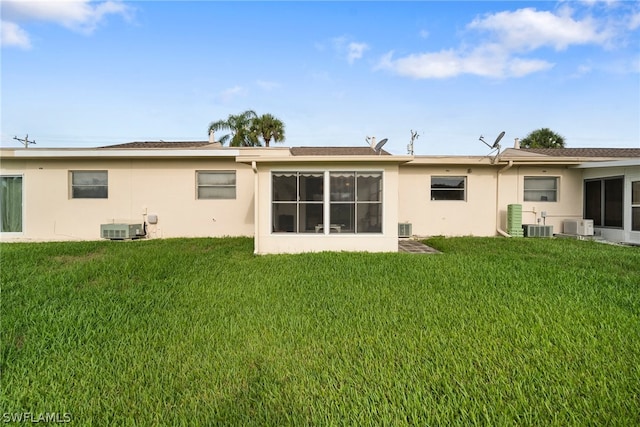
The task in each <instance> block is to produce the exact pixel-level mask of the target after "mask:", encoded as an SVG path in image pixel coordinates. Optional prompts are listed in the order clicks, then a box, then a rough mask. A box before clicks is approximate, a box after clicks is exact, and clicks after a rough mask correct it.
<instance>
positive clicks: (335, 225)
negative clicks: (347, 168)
mask: <svg viewBox="0 0 640 427" xmlns="http://www.w3.org/2000/svg"><path fill="white" fill-rule="evenodd" d="M329 188H330V189H331V192H330V193H331V206H330V207H329V221H330V223H331V224H330V231H329V232H330V233H355V232H356V227H355V212H356V174H355V172H331V173H330V174H329Z"/></svg>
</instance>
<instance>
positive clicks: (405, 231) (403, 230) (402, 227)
mask: <svg viewBox="0 0 640 427" xmlns="http://www.w3.org/2000/svg"><path fill="white" fill-rule="evenodd" d="M412 234H413V233H412V227H411V224H410V223H408V222H404V223H402V222H401V223H398V237H411V235H412Z"/></svg>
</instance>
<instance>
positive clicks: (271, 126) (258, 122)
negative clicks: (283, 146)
mask: <svg viewBox="0 0 640 427" xmlns="http://www.w3.org/2000/svg"><path fill="white" fill-rule="evenodd" d="M251 132H252V134H253V135H255V136H256V138H262V140H263V141H264V146H265V147H268V146H269V142H270V141H271V140H272V139H273V141H274V142H283V141H284V123H282V120H280V119H278V118H276V117H274V116H273V115H271V114H263V115H262V116H260V117H257V118H255V119H253V124H252V126H251Z"/></svg>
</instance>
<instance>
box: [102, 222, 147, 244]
mask: <svg viewBox="0 0 640 427" xmlns="http://www.w3.org/2000/svg"><path fill="white" fill-rule="evenodd" d="M144 235H145V232H144V227H143V226H142V224H100V237H102V238H103V239H110V240H125V239H139V238H141V237H144Z"/></svg>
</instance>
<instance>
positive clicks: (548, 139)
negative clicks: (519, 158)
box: [520, 128, 564, 148]
mask: <svg viewBox="0 0 640 427" xmlns="http://www.w3.org/2000/svg"><path fill="white" fill-rule="evenodd" d="M520 146H521V147H522V148H564V137H562V136H561V135H558V134H557V133H555V132H554V131H552V130H551V129H549V128H541V129H538V130H534V131H533V132H531V133H529V135H527V136H526V137H525V138H524V139H523V140H522V141H520Z"/></svg>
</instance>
